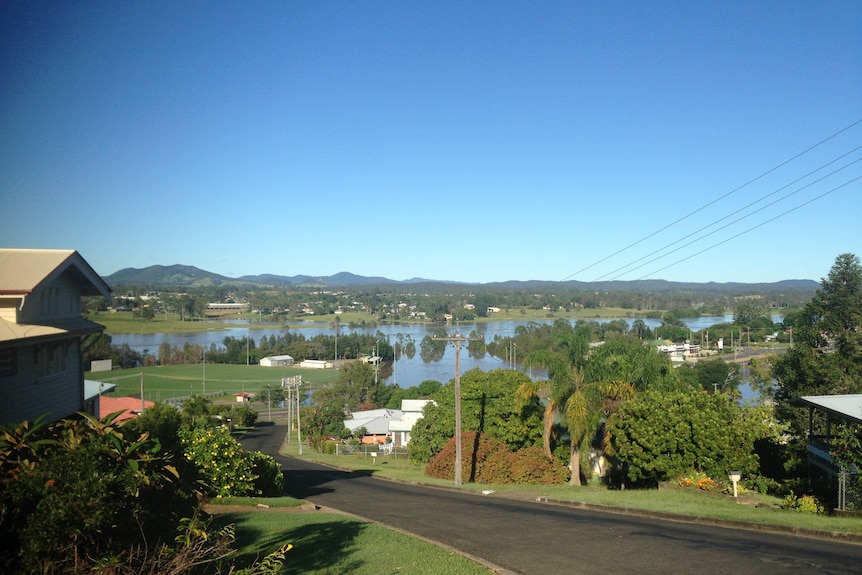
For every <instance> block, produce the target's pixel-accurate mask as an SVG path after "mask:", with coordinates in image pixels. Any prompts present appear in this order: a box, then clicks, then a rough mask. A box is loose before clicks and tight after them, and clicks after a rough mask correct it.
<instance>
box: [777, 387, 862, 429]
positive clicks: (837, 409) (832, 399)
mask: <svg viewBox="0 0 862 575" xmlns="http://www.w3.org/2000/svg"><path fill="white" fill-rule="evenodd" d="M792 404H793V405H804V406H808V407H813V408H815V409H822V410H823V411H827V412H829V413H832V414H834V415H838V416H840V417H843V418H845V419H849V420H852V421H855V422H856V423H862V394H858V393H854V394H847V395H804V396H802V397H800V398H798V399H796V400H794V401H793V402H792Z"/></svg>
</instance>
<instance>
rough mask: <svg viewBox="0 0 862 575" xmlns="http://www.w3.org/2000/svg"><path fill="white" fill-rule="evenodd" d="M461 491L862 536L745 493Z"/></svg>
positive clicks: (394, 469)
mask: <svg viewBox="0 0 862 575" xmlns="http://www.w3.org/2000/svg"><path fill="white" fill-rule="evenodd" d="M282 452H283V453H285V454H287V455H298V447H297V446H296V444H295V443H294V444H290V445H286V446H285V447H284V448H283V449H282ZM302 457H303V458H304V459H309V460H313V461H316V462H319V463H327V464H330V465H334V466H338V467H342V468H346V469H352V470H355V471H359V472H363V473H368V474H370V475H376V476H378V477H387V478H391V479H397V480H400V481H407V482H411V483H424V484H428V485H437V486H448V487H452V488H454V487H455V485H454V483H453V482H452V481H443V480H439V479H434V478H431V477H427V476H425V474H424V473H423V469H422V468H421V467H419V466H416V465H413V464H411V463H410V462H409V461H408V460H407V459H406V457H403V456H399V457H398V458H394V457H393V456H388V455H380V456H379V457H377V458H376V460H375V459H373V458H371V457H369V456H367V455H341V456H337V455H324V454H321V453H317V452H316V451H314V450H312V449H310V448H307V447H303V455H302ZM460 489H464V490H469V491H475V492H479V491H483V490H488V489H491V490H494V491H495V495H494V496H498V497H499V496H506V497H518V498H524V499H529V500H535V499H536V498H539V497H547V498H548V499H549V500H559V501H566V502H573V503H585V504H590V505H603V506H608V507H616V508H624V509H634V510H640V511H653V512H662V513H673V514H678V515H688V516H691V517H699V518H708V519H717V520H727V521H743V522H747V523H755V524H761V525H768V526H774V527H778V528H787V529H813V530H818V531H827V532H835V533H848V534H853V535H862V518H857V517H837V516H832V515H815V514H812V513H802V512H799V511H789V510H785V509H780V508H778V507H779V505H780V503H781V500H780V499H778V498H776V497H771V496H767V495H761V494H757V493H753V492H747V493H742V494H740V497H739V498H737V499H734V498H733V497H731V496H729V495H724V494H718V493H709V492H705V491H701V490H698V489H693V488H685V489H684V488H680V487H675V486H665V487H663V488H661V489H628V490H625V491H619V490H613V489H608V488H607V487H604V486H597V485H590V486H581V487H574V486H569V485H546V486H524V485H483V484H475V483H468V484H464V485H462V486H461V487H460Z"/></svg>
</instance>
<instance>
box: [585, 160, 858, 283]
mask: <svg viewBox="0 0 862 575" xmlns="http://www.w3.org/2000/svg"><path fill="white" fill-rule="evenodd" d="M860 148H862V146H859V147H857V148H856V149H855V150H852V151H850V152H848V153H847V154H844V155H843V156H841V157H839V158H836V159H835V160H832V161H831V162H829V163H828V164H825V165H824V166H821V167H819V168H817V169H816V170H814V171H811V172H809V173H807V174H806V175H804V176H802V177H800V178H797V179H796V180H794V181H792V182H790V183H789V184H786V185H784V186H782V187H780V188H778V189H777V190H775V191H773V192H770V193H769V194H767V195H765V196H763V197H761V198H759V199H757V200H755V201H753V202H751V203H749V204H748V205H746V206H743V207H741V208H739V209H737V210H735V211H733V212H731V213H730V214H728V215H726V216H724V217H722V218H720V219H718V220H716V221H714V222H712V223H710V224H707V225H705V226H703V227H702V228H700V229H698V230H695V231H694V232H692V233H690V234H688V235H686V236H683V237H682V238H680V239H678V240H676V241H673V242H671V243H669V244H666V245H664V246H662V247H661V248H659V249H657V250H654V251H652V252H650V253H649V254H647V255H645V256H642V257H640V258H638V259H636V260H634V261H633V262H630V263H628V264H626V265H624V266H622V267H620V268H617V269H615V270H613V271H611V272H608V273H606V274H604V275H603V276H600V277H598V278H596V279H595V280H593V281H599V280H600V279H602V278H604V277H607V276H609V275H611V274H614V273H616V272H618V271H620V270H622V269H625V268H628V267H630V266H632V265H634V264H636V263H638V262H640V261H642V260H644V259H646V258H648V257H650V256H652V255H655V254H657V253H659V252H661V251H663V250H666V249H668V248H670V247H671V246H674V245H676V244H678V243H680V242H682V241H683V240H686V239H688V238H690V237H692V236H694V235H695V234H698V233H700V232H702V231H704V230H706V229H709V228H711V227H712V226H714V225H716V224H718V223H719V222H722V221H724V220H726V219H728V218H730V217H732V216H734V215H736V214H738V213H740V212H742V211H744V210H746V209H748V208H750V207H752V206H754V205H756V204H758V203H760V202H762V201H763V200H765V199H766V198H769V197H771V196H774V195H775V194H777V193H778V192H780V191H781V190H784V189H787V188H788V187H790V186H792V185H793V184H795V183H798V182H800V181H802V180H804V179H805V178H807V177H808V176H810V175H811V174H814V173H815V172H818V171H819V170H821V169H823V168H824V167H826V166H828V165H829V164H833V163H835V162H836V161H837V160H839V159H841V158H843V157H846V156H847V155H849V154H851V153H852V152H855V151H856V150H858V149H860ZM860 161H862V158H857V159H855V160H853V161H852V162H850V163H848V164H845V165H844V166H842V167H840V168H838V169H837V170H835V171H833V172H830V173H828V174H826V175H825V176H821V177H820V178H818V179H816V180H814V181H813V182H809V183H808V184H806V185H804V186H802V187H801V188H797V189H796V190H794V191H792V192H790V193H788V194H785V195H783V196H781V197H780V198H778V199H777V200H775V201H772V202H770V203H768V204H766V205H765V206H761V207H760V208H758V209H756V210H754V211H752V212H749V213H748V214H746V215H744V216H742V217H740V218H737V219H735V220H733V221H732V222H730V223H727V224H725V225H723V226H721V227H720V228H718V229H715V230H713V231H711V232H709V233H708V234H704V235H702V236H700V237H699V238H697V239H694V240H692V241H690V242H688V243H686V244H683V245H682V246H680V247H678V248H676V249H675V250H673V251H670V252H668V253H666V254H664V255H661V256H659V257H657V258H653V259H651V260H650V261H648V262H646V263H643V264H641V265H639V266H637V267H634V268H631V269H629V270H628V271H626V272H624V273H622V274H619V275H617V276H614V277H612V278H611V280H610V281H613V280H616V279H619V278H620V277H622V276H623V275H625V274H627V273H631V272H633V271H635V270H637V269H640V268H642V267H644V266H645V265H648V264H651V263H653V262H654V261H657V260H660V259H662V258H664V257H667V256H669V255H670V254H672V253H673V252H674V251H678V250H680V249H682V248H684V247H687V246H690V245H691V244H693V243H695V242H698V241H700V240H702V239H704V238H706V237H709V236H711V235H713V234H715V233H718V232H720V231H721V230H724V229H726V228H728V227H730V226H732V225H733V224H736V223H738V222H740V221H742V220H744V219H746V218H748V217H751V216H753V215H755V214H757V213H759V212H762V211H763V210H765V209H766V208H769V207H771V206H774V205H775V204H777V203H779V202H782V201H784V200H786V199H787V198H789V197H791V196H794V195H796V194H798V193H799V192H801V191H803V190H806V189H808V188H810V187H811V186H813V185H815V184H818V183H820V182H822V181H823V180H825V179H827V178H830V177H832V176H834V175H835V174H837V173H838V172H840V171H842V170H845V169H847V168H849V167H850V166H852V165H854V164H856V163H857V162H860Z"/></svg>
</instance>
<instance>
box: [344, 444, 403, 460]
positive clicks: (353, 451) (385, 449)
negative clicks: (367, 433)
mask: <svg viewBox="0 0 862 575" xmlns="http://www.w3.org/2000/svg"><path fill="white" fill-rule="evenodd" d="M408 453H409V450H408V449H407V448H406V447H395V446H394V445H392V444H391V443H386V444H379V445H378V444H368V443H363V444H358V445H350V444H347V443H336V444H335V455H364V456H365V457H392V458H394V459H398V458H399V457H407V455H408ZM372 454H374V455H372Z"/></svg>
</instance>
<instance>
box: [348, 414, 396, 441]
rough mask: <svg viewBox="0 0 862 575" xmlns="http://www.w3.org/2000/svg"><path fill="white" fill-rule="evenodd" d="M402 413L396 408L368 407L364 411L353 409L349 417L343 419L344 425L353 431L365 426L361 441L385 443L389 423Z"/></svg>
mask: <svg viewBox="0 0 862 575" xmlns="http://www.w3.org/2000/svg"><path fill="white" fill-rule="evenodd" d="M402 416H403V413H402V412H401V411H400V410H398V409H369V410H366V411H354V412H353V413H351V414H350V419H345V420H344V427H346V428H347V429H349V430H350V433H354V432H355V431H356V430H358V429H361V428H365V435H363V436H362V438H361V440H360V441H361V442H362V443H370V444H375V443H376V444H381V443H386V438H387V437H388V436H389V424H390V423H391V422H392V421H394V420H399V419H401V417H402Z"/></svg>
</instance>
